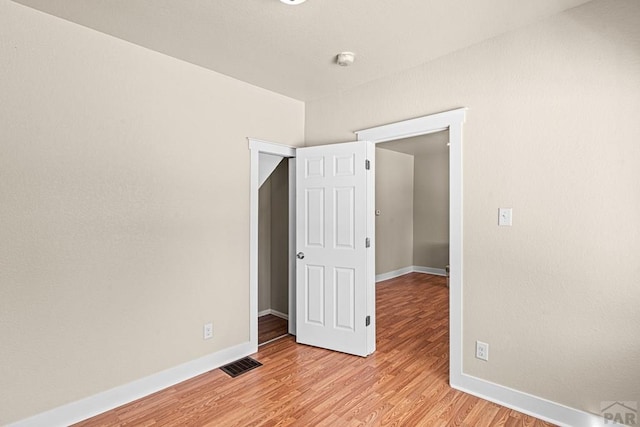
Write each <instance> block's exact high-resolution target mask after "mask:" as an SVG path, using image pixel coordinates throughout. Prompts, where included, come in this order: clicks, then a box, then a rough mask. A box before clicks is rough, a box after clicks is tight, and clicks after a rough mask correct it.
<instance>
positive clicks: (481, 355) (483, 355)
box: [476, 341, 489, 362]
mask: <svg viewBox="0 0 640 427" xmlns="http://www.w3.org/2000/svg"><path fill="white" fill-rule="evenodd" d="M476 358H478V359H480V360H484V361H487V362H488V361H489V344H487V343H486V342H482V341H476Z"/></svg>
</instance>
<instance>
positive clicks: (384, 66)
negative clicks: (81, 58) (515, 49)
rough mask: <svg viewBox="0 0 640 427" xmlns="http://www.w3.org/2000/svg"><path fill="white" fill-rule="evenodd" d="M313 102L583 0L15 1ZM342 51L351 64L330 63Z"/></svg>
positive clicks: (511, 28)
mask: <svg viewBox="0 0 640 427" xmlns="http://www.w3.org/2000/svg"><path fill="white" fill-rule="evenodd" d="M15 1H16V2H18V3H21V4H24V5H27V6H31V7H33V8H35V9H38V10H41V11H44V12H47V13H50V14H52V15H55V16H59V17H61V18H64V19H67V20H69V21H72V22H75V23H78V24H81V25H84V26H86V27H89V28H93V29H96V30H98V31H101V32H104V33H107V34H111V35H113V36H115V37H118V38H121V39H124V40H127V41H129V42H132V43H135V44H138V45H140V46H144V47H147V48H149V49H152V50H155V51H158V52H162V53H165V54H167V55H170V56H173V57H175V58H179V59H182V60H185V61H188V62H191V63H194V64H197V65H200V66H203V67H206V68H209V69H211V70H215V71H217V72H220V73H223V74H226V75H229V76H232V77H235V78H237V79H240V80H243V81H246V82H249V83H252V84H254V85H257V86H260V87H263V88H266V89H269V90H272V91H275V92H279V93H281V94H284V95H287V96H290V97H293V98H296V99H300V100H303V101H309V100H313V99H317V98H321V97H324V96H327V95H329V94H331V93H334V92H336V91H340V90H344V89H347V88H350V87H353V86H357V85H360V84H363V83H365V82H367V81H371V80H375V79H378V78H381V77H384V76H386V75H390V74H393V73H397V72H399V71H401V70H404V69H408V68H411V67H415V66H417V65H420V64H422V63H425V62H427V61H429V60H432V59H434V58H437V57H439V56H442V55H445V54H447V53H450V52H453V51H455V50H458V49H461V48H464V47H467V46H470V45H472V44H475V43H479V42H481V41H483V40H486V39H488V38H491V37H494V36H496V35H498V34H501V33H504V32H506V31H509V30H513V29H515V28H518V27H521V26H523V25H526V24H529V23H531V22H533V21H535V20H537V19H540V18H542V17H544V16H548V15H552V14H555V13H558V12H560V11H562V10H565V9H568V8H571V7H574V6H577V5H579V4H582V3H586V2H587V1H588V0H392V1H390V0H386V1H385V0H307V2H306V3H303V4H301V5H299V6H290V5H285V4H283V3H281V2H280V1H278V0H55V1H52V0H15ZM341 51H353V52H355V53H356V62H355V64H354V65H353V66H351V67H339V66H337V65H335V55H336V54H337V53H339V52H341Z"/></svg>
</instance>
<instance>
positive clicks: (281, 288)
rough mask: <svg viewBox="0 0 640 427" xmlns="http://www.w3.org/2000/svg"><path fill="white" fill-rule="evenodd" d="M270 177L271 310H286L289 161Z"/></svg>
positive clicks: (284, 162) (284, 161)
mask: <svg viewBox="0 0 640 427" xmlns="http://www.w3.org/2000/svg"><path fill="white" fill-rule="evenodd" d="M269 179H270V180H271V242H270V245H271V309H273V310H276V311H279V312H280V313H282V314H288V313H289V161H288V160H287V159H285V160H283V161H282V162H281V163H280V164H279V165H278V167H277V168H276V169H275V170H274V171H273V174H272V175H271V177H270V178H269Z"/></svg>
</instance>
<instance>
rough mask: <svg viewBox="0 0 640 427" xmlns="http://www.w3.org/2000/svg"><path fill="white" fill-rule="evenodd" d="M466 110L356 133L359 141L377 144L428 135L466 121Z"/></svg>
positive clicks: (462, 109) (456, 110)
mask: <svg viewBox="0 0 640 427" xmlns="http://www.w3.org/2000/svg"><path fill="white" fill-rule="evenodd" d="M466 112H467V109H466V108H457V109H455V110H450V111H445V112H443V113H437V114H431V115H428V116H424V117H418V118H415V119H410V120H404V121H402V122H396V123H391V124H388V125H383V126H377V127H374V128H369V129H363V130H359V131H356V132H355V134H356V135H357V136H358V141H371V142H375V143H376V144H378V143H380V142H385V141H394V140H397V139H404V138H410V137H412V136H419V135H427V134H429V133H434V132H440V131H443V130H447V129H449V128H450V127H451V126H452V125H454V124H462V123H464V119H465V115H466Z"/></svg>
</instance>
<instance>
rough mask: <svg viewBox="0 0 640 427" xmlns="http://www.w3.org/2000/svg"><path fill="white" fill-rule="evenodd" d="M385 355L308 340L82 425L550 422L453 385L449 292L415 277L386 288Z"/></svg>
mask: <svg viewBox="0 0 640 427" xmlns="http://www.w3.org/2000/svg"><path fill="white" fill-rule="evenodd" d="M376 294H377V297H376V299H377V309H376V314H377V324H378V330H377V334H378V339H377V351H376V352H375V353H374V354H373V355H371V356H369V357H367V358H360V357H356V356H349V355H345V354H341V353H336V352H331V351H326V350H322V349H318V348H313V347H308V346H303V345H298V344H296V343H295V339H294V338H293V337H287V338H283V339H280V340H277V341H274V342H273V343H270V344H266V345H265V346H263V347H261V348H260V350H259V351H258V353H257V354H256V355H254V357H255V358H256V359H257V360H259V361H260V362H262V363H263V364H264V366H262V367H259V368H257V369H254V370H252V371H250V372H248V373H246V374H243V375H241V376H239V377H237V378H230V377H229V376H227V375H226V374H224V373H223V372H221V371H220V370H219V369H216V370H214V371H211V372H208V373H206V374H203V375H200V376H198V377H196V378H193V379H191V380H189V381H185V382H183V383H180V384H178V385H176V386H174V387H170V388H168V389H166V390H163V391H160V392H158V393H156V394H154V395H151V396H148V397H146V398H144V399H141V400H139V401H136V402H133V403H130V404H128V405H125V406H123V407H120V408H117V409H115V410H112V411H109V412H107V413H105V414H103V415H100V416H97V417H95V418H93V419H90V420H88V421H85V422H83V423H80V424H79V425H81V426H115V425H121V426H124V425H127V426H175V425H190V426H211V427H214V426H215V427H220V426H222V427H226V426H239V427H241V426H242V427H243V426H305V427H310V426H332V427H333V426H337V427H340V426H409V427H414V426H463V427H472V426H473V427H482V426H508V427H514V426H528V427H535V426H550V425H551V424H547V423H544V422H542V421H540V420H536V419H535V418H532V417H529V416H526V415H523V414H521V413H518V412H516V411H512V410H510V409H507V408H504V407H501V406H498V405H496V404H493V403H490V402H487V401H484V400H481V399H478V398H476V397H473V396H471V395H468V394H465V393H462V392H459V391H456V390H453V389H451V388H450V387H449V385H448V382H447V381H448V351H449V346H448V339H449V337H448V290H447V288H446V286H445V280H444V278H442V277H437V276H429V275H426V274H419V273H414V274H409V275H406V276H403V277H401V278H397V279H392V280H388V281H386V282H382V283H379V284H378V285H377V291H376Z"/></svg>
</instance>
